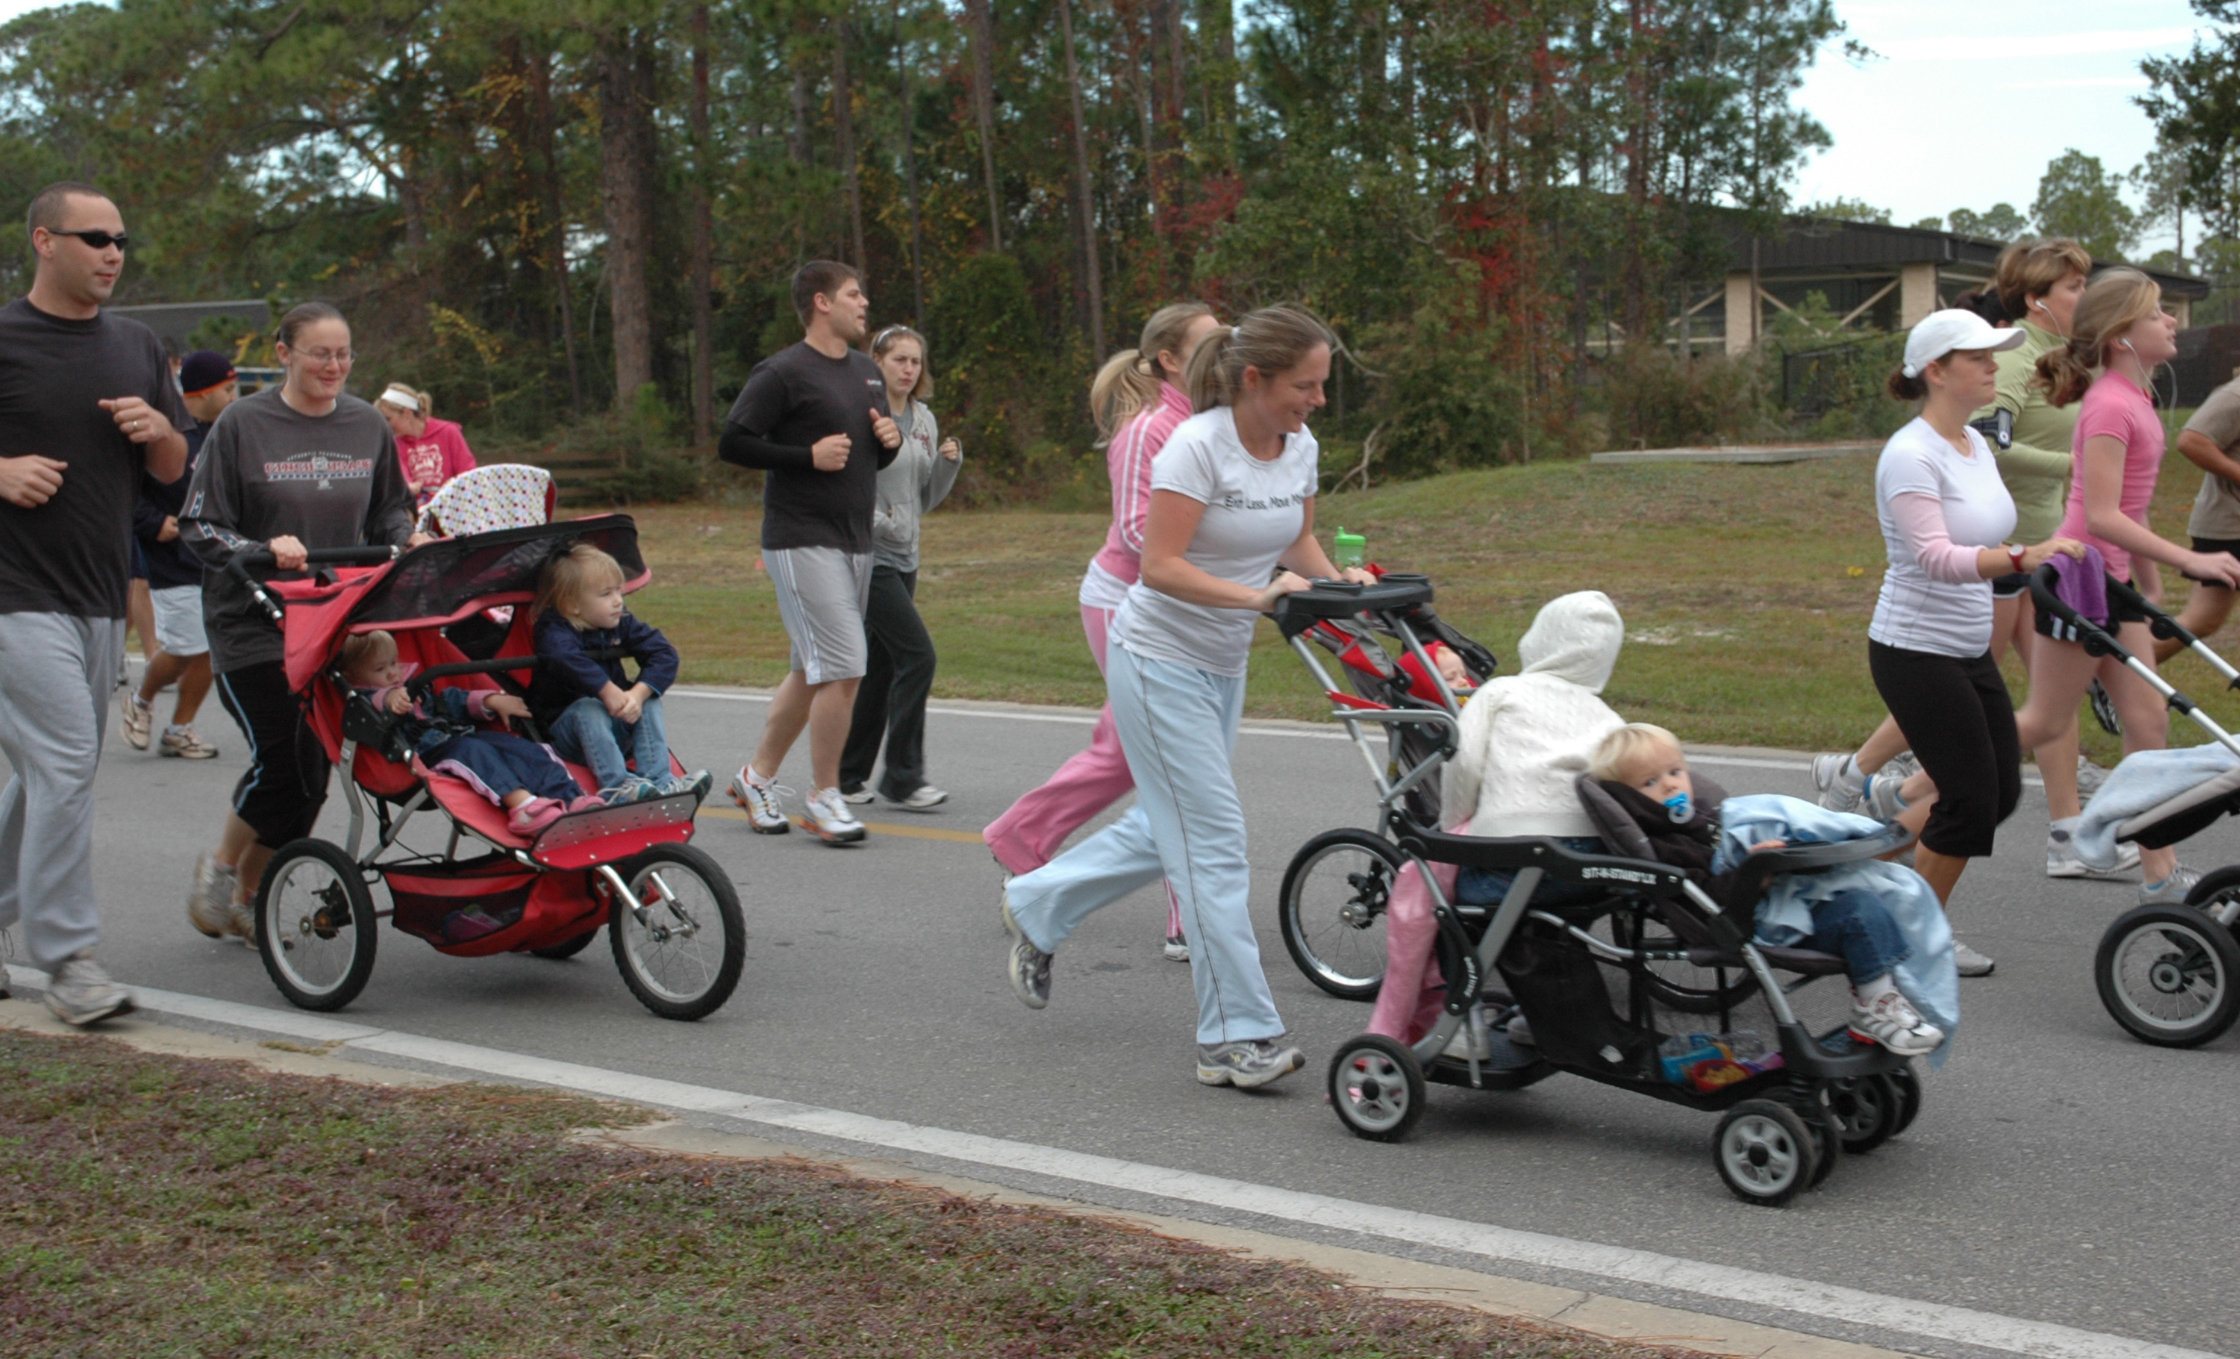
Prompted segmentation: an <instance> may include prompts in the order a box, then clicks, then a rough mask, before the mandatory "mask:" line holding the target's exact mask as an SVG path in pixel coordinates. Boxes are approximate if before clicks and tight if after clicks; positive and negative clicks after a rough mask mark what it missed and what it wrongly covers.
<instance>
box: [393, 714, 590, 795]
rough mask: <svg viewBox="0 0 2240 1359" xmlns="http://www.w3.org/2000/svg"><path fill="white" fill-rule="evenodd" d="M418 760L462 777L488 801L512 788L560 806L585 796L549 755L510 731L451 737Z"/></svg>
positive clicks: (479, 732)
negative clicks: (559, 803) (562, 803)
mask: <svg viewBox="0 0 2240 1359" xmlns="http://www.w3.org/2000/svg"><path fill="white" fill-rule="evenodd" d="M420 762H421V763H422V764H425V765H426V766H428V768H430V769H434V770H439V771H441V772H443V773H446V774H451V775H454V776H456V777H458V778H462V779H465V780H466V781H467V782H468V783H471V784H473V785H474V786H475V791H477V792H479V793H481V794H482V795H483V796H484V797H486V798H489V799H490V800H491V801H492V802H498V801H500V800H501V799H503V798H504V797H505V795H506V794H508V793H510V792H512V791H513V790H514V789H516V788H526V789H528V790H529V792H530V793H531V794H532V795H533V796H536V797H548V798H553V799H555V800H557V801H560V802H572V801H574V800H575V799H576V798H579V797H581V796H583V789H581V788H579V787H577V786H576V781H575V779H574V778H573V777H572V776H571V775H570V774H569V773H568V770H567V766H565V765H563V764H561V763H560V762H559V761H558V760H556V759H554V758H553V757H552V752H551V751H549V750H546V749H545V748H544V747H543V746H540V745H538V744H537V743H536V742H534V741H531V740H527V739H525V738H523V737H519V736H515V735H514V734H513V733H512V732H506V731H477V732H470V733H467V734H464V735H460V736H454V737H452V738H451V739H450V740H448V741H445V742H444V743H443V744H442V745H439V746H433V747H431V748H429V749H427V750H424V751H422V752H420Z"/></svg>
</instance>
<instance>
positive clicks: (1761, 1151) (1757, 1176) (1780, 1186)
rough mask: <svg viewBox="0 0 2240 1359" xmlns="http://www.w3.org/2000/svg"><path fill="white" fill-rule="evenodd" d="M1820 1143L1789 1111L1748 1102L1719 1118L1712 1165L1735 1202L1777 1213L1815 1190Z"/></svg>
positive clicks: (1780, 1106)
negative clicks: (1739, 1201)
mask: <svg viewBox="0 0 2240 1359" xmlns="http://www.w3.org/2000/svg"><path fill="white" fill-rule="evenodd" d="M1818 1140H1819V1139H1817V1138H1815V1137H1814V1136H1813V1135H1812V1133H1811V1131H1810V1130H1808V1129H1807V1128H1806V1127H1805V1123H1804V1119H1803V1118H1802V1117H1801V1116H1799V1114H1798V1113H1797V1111H1796V1110H1794V1109H1792V1108H1790V1107H1789V1106H1787V1105H1785V1104H1776V1103H1774V1102H1773V1101H1772V1100H1769V1099H1746V1100H1744V1101H1743V1102H1742V1103H1740V1104H1737V1105H1736V1106H1734V1107H1733V1108H1732V1109H1729V1110H1727V1112H1726V1114H1725V1116H1724V1117H1722V1118H1720V1120H1719V1130H1718V1131H1717V1132H1715V1133H1713V1134H1712V1135H1711V1161H1712V1164H1714V1165H1716V1166H1717V1167H1718V1168H1719V1178H1720V1179H1721V1180H1724V1181H1725V1182H1726V1186H1727V1189H1728V1190H1729V1192H1731V1193H1732V1194H1733V1195H1734V1196H1735V1197H1736V1198H1738V1199H1741V1200H1742V1201H1743V1202H1744V1203H1754V1204H1757V1205H1759V1206H1760V1207H1763V1208H1778V1207H1780V1206H1781V1205H1782V1204H1784V1203H1787V1202H1788V1201H1789V1200H1791V1199H1793V1198H1795V1197H1796V1196H1797V1195H1798V1194H1801V1193H1803V1192H1804V1191H1805V1190H1806V1189H1807V1188H1809V1187H1810V1186H1811V1185H1812V1183H1813V1179H1814V1176H1815V1174H1816V1172H1817V1171H1818V1170H1819V1168H1820V1165H1819V1163H1820V1150H1819V1148H1818V1146H1817V1145H1816V1143H1817V1142H1818Z"/></svg>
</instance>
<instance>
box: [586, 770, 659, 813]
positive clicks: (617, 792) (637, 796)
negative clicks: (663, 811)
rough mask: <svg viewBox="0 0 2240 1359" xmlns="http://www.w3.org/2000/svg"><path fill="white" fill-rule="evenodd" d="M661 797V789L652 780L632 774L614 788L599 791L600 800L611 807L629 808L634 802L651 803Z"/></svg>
mask: <svg viewBox="0 0 2240 1359" xmlns="http://www.w3.org/2000/svg"><path fill="white" fill-rule="evenodd" d="M659 796H661V789H660V788H659V787H658V786H657V785H656V784H655V783H654V781H653V780H652V779H641V778H639V777H638V776H637V775H635V774H632V775H630V776H629V777H628V778H626V779H624V780H623V781H622V782H620V783H618V784H616V785H615V786H614V787H612V788H602V789H600V790H599V800H600V801H601V802H604V803H606V804H607V805H608V806H609V807H627V806H629V805H630V804H631V803H633V802H651V801H653V800H654V799H655V798H657V797H659Z"/></svg>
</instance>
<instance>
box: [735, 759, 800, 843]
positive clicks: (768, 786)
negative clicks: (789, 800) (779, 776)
mask: <svg viewBox="0 0 2240 1359" xmlns="http://www.w3.org/2000/svg"><path fill="white" fill-rule="evenodd" d="M792 794H793V790H792V789H791V788H782V787H780V786H778V785H777V784H775V783H772V782H770V781H769V780H768V779H757V778H756V777H755V776H754V766H753V765H751V764H745V765H741V766H739V772H738V773H737V774H734V775H733V776H732V778H731V800H732V801H733V802H736V803H738V804H739V805H740V806H741V807H744V808H745V809H746V812H747V826H748V828H749V829H751V830H753V831H754V833H755V834H757V835H783V834H785V833H786V832H787V831H789V830H792V829H793V823H792V822H791V821H788V820H786V809H785V808H784V807H783V806H780V805H779V802H778V799H779V798H780V797H790V796H792Z"/></svg>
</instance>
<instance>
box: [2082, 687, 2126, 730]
mask: <svg viewBox="0 0 2240 1359" xmlns="http://www.w3.org/2000/svg"><path fill="white" fill-rule="evenodd" d="M2084 692H2085V697H2086V698H2088V699H2091V700H2092V720H2093V721H2095V722H2098V723H2099V724H2100V730H2102V731H2104V732H2106V733H2108V735H2110V736H2121V735H2123V718H2122V717H2121V716H2119V715H2118V714H2117V712H2116V701H2115V700H2114V699H2112V698H2110V697H2108V691H2107V690H2106V689H2104V688H2102V687H2101V686H2100V681H2098V680H2094V681H2093V682H2092V685H2091V687H2089V688H2087V689H2086V690H2085V691H2084Z"/></svg>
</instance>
